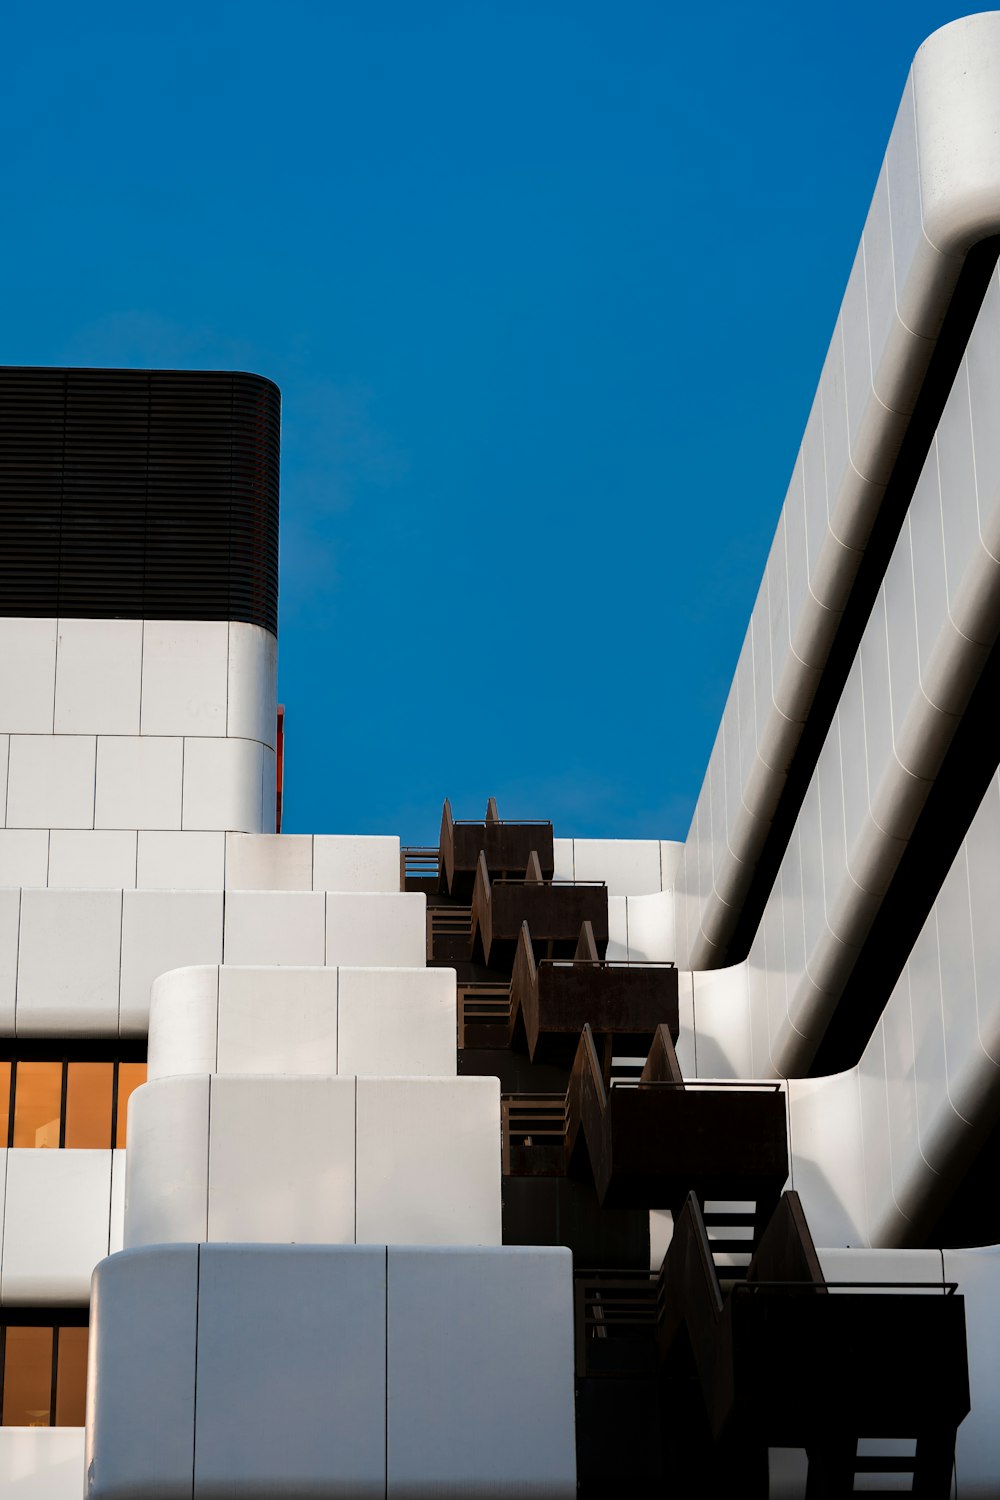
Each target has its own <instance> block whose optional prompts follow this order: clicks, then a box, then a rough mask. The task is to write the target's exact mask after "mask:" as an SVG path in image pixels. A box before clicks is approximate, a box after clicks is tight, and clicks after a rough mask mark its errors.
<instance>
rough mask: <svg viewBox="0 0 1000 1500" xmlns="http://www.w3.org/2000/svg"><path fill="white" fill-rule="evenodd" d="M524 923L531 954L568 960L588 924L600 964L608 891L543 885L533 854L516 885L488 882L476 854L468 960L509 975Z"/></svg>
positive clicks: (562, 883)
mask: <svg viewBox="0 0 1000 1500" xmlns="http://www.w3.org/2000/svg"><path fill="white" fill-rule="evenodd" d="M525 922H527V924H528V927H529V929H530V932H531V941H532V943H533V944H534V945H535V953H536V955H537V956H538V957H543V958H572V957H573V954H574V953H575V952H576V947H577V943H578V941H579V937H580V929H581V927H582V926H583V924H584V922H589V923H590V925H591V928H592V929H593V934H594V944H595V946H596V949H597V955H598V957H599V958H603V957H604V955H605V954H606V953H607V949H608V888H607V886H606V885H605V883H604V881H603V880H593V881H580V880H547V879H546V878H545V877H544V874H543V872H542V868H541V862H540V860H539V859H538V858H537V855H536V853H535V851H532V852H531V853H530V854H529V856H528V860H527V862H526V866H525V874H524V875H523V877H521V878H520V879H517V880H514V879H510V878H506V877H505V878H503V879H500V880H496V879H493V878H492V877H491V874H490V869H489V866H488V865H487V861H486V858H485V856H484V855H482V854H480V856H479V863H478V866H477V869H476V883H475V885H474V887H473V891H472V955H471V956H472V957H473V958H474V959H477V960H479V961H481V962H483V963H485V964H487V965H489V967H490V968H496V969H503V970H504V971H505V972H507V973H509V972H510V968H511V966H512V964H513V962H514V954H515V952H516V951H517V944H518V940H519V938H520V935H521V927H522V925H523V924H524V923H525Z"/></svg>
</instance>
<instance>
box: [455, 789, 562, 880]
mask: <svg viewBox="0 0 1000 1500" xmlns="http://www.w3.org/2000/svg"><path fill="white" fill-rule="evenodd" d="M533 849H534V850H535V852H536V853H537V855H538V859H539V863H540V865H541V871H542V875H543V877H544V878H545V879H546V880H551V879H552V875H553V872H554V870H555V854H554V846H553V838H552V824H551V823H549V822H543V821H539V822H531V821H524V820H521V821H517V820H513V821H509V822H508V821H504V820H503V819H501V818H500V817H499V815H498V813H497V804H496V798H495V797H491V798H490V799H489V801H488V803H487V805H486V817H485V818H484V819H483V821H482V822H481V823H478V822H475V821H468V820H465V819H458V820H456V819H455V818H453V817H452V813H451V803H450V802H449V801H448V799H447V798H445V803H444V808H443V810H442V813H441V844H440V851H439V868H440V888H441V890H443V891H446V892H447V893H448V895H450V896H454V897H456V898H457V899H459V900H462V901H468V900H469V897H470V895H471V894H472V887H473V885H474V884H475V879H476V868H477V866H478V864H479V856H480V854H485V856H486V863H487V865H488V866H489V868H490V870H491V872H492V873H493V875H494V877H499V876H502V875H520V874H521V873H522V871H523V870H524V869H525V866H526V865H527V863H528V856H529V854H530V853H531V851H532V850H533Z"/></svg>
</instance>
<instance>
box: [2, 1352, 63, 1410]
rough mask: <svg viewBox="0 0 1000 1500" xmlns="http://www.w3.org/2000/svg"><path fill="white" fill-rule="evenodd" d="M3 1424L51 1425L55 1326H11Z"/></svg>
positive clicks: (4, 1388)
mask: <svg viewBox="0 0 1000 1500" xmlns="http://www.w3.org/2000/svg"><path fill="white" fill-rule="evenodd" d="M3 1425H4V1426H5V1427H51V1425H52V1329H51V1328H8V1329H7V1330H6V1338H5V1340H4V1360H3Z"/></svg>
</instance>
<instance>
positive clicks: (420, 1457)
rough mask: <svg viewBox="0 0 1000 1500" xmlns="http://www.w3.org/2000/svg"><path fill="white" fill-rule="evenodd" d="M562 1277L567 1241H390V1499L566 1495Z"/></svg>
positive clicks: (568, 1279)
mask: <svg viewBox="0 0 1000 1500" xmlns="http://www.w3.org/2000/svg"><path fill="white" fill-rule="evenodd" d="M572 1287H573V1278H572V1258H571V1256H570V1252H569V1251H568V1250H563V1249H537V1250H536V1249H521V1248H514V1247H510V1248H505V1249H501V1250H495V1251H482V1250H478V1251H465V1252H464V1253H463V1252H461V1251H454V1250H426V1249H425V1250H415V1249H409V1248H407V1249H395V1248H390V1250H389V1290H388V1299H387V1305H388V1340H389V1343H388V1368H387V1374H386V1388H387V1393H388V1425H387V1433H386V1457H387V1465H388V1486H387V1490H386V1494H387V1495H388V1496H390V1497H392V1500H419V1497H423V1496H429V1495H455V1496H458V1495H463V1496H469V1497H482V1500H486V1497H495V1500H499V1497H510V1500H514V1497H515V1496H526V1495H530V1496H532V1500H572V1497H573V1496H575V1494H576V1442H575V1432H574V1416H573V1405H574V1392H573V1335H572V1327H573V1317H572V1305H571V1304H572ZM459 1308H460V1309H461V1315H460V1316H458V1317H456V1315H455V1313H456V1309H459ZM428 1326H433V1327H434V1328H435V1329H436V1330H437V1333H436V1336H435V1337H434V1338H433V1339H428V1337H427V1328H428ZM515 1434H516V1437H515V1436H514V1435H515Z"/></svg>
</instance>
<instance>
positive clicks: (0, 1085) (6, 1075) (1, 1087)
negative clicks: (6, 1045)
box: [0, 1058, 11, 1148]
mask: <svg viewBox="0 0 1000 1500" xmlns="http://www.w3.org/2000/svg"><path fill="white" fill-rule="evenodd" d="M10 1069H11V1064H10V1062H9V1061H8V1060H7V1058H0V1148H2V1147H4V1146H9V1145H10V1141H9V1140H8V1138H7V1137H8V1133H9V1129H10Z"/></svg>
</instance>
